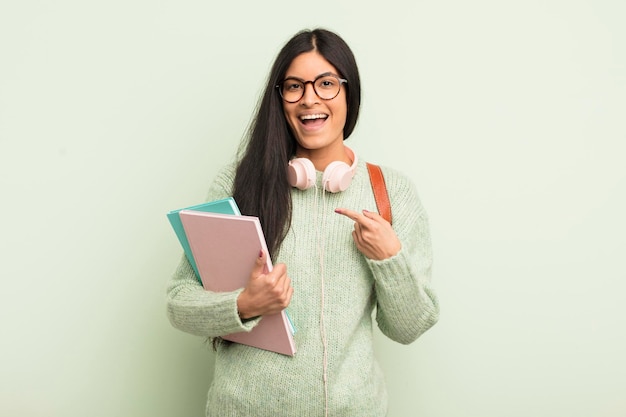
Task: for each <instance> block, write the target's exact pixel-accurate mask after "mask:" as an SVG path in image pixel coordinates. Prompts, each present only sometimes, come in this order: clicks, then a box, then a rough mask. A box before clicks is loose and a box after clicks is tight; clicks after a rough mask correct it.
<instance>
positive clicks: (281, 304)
mask: <svg viewBox="0 0 626 417" xmlns="http://www.w3.org/2000/svg"><path fill="white" fill-rule="evenodd" d="M266 257H267V254H266V253H265V252H262V251H261V252H260V253H259V257H258V258H257V260H256V264H255V266H254V268H253V270H252V273H251V274H250V280H249V281H248V283H247V285H246V287H245V288H244V290H243V291H242V292H241V294H239V298H238V299H237V308H238V310H239V316H240V317H241V318H242V319H249V318H252V317H258V316H264V315H267V314H276V313H280V312H281V311H282V310H284V309H285V308H287V306H288V305H289V302H290V301H291V296H292V294H293V288H292V286H291V279H289V277H288V276H287V267H286V266H285V264H276V265H274V269H273V270H272V272H268V271H267V268H266V266H265V265H266Z"/></svg>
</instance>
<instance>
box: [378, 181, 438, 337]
mask: <svg viewBox="0 0 626 417" xmlns="http://www.w3.org/2000/svg"><path fill="white" fill-rule="evenodd" d="M385 181H386V184H387V188H388V190H389V195H390V201H391V207H392V215H393V228H394V230H395V232H396V234H397V235H398V238H399V239H400V241H401V243H402V249H401V250H400V252H398V253H397V254H396V255H395V256H393V257H391V258H389V259H384V260H381V261H376V260H368V261H367V262H368V264H369V266H370V268H371V270H372V273H373V275H374V279H375V290H376V298H377V309H376V320H377V323H378V327H379V328H380V330H381V331H382V332H383V334H385V335H386V336H387V337H389V338H390V339H392V340H394V341H396V342H399V343H403V344H409V343H412V342H413V341H415V340H416V339H417V338H418V337H419V336H420V335H422V334H423V333H424V332H425V331H427V330H428V329H430V328H431V327H432V326H433V325H434V324H435V323H436V322H437V321H438V319H439V304H438V300H437V296H436V294H435V292H434V290H433V289H432V288H431V285H430V284H431V269H432V245H431V238H430V230H429V224H428V216H427V214H426V211H425V210H424V208H423V207H422V205H421V202H420V200H419V198H418V195H417V191H416V190H415V187H414V186H413V184H412V183H411V182H410V181H409V180H408V179H407V178H405V177H403V176H401V175H399V174H398V173H395V172H393V171H389V170H387V172H385Z"/></svg>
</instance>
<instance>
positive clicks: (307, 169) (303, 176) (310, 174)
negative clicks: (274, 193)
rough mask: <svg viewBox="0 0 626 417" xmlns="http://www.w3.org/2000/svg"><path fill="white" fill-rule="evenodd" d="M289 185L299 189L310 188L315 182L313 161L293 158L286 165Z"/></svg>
mask: <svg viewBox="0 0 626 417" xmlns="http://www.w3.org/2000/svg"><path fill="white" fill-rule="evenodd" d="M287 179H288V180H289V185H291V186H292V187H296V188H298V189H300V190H306V189H307V188H311V187H312V186H313V185H314V184H315V179H316V174H315V166H314V165H313V162H311V161H310V160H308V159H306V158H295V159H292V160H291V161H289V166H288V167H287Z"/></svg>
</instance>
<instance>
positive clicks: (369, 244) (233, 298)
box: [167, 29, 439, 417]
mask: <svg viewBox="0 0 626 417" xmlns="http://www.w3.org/2000/svg"><path fill="white" fill-rule="evenodd" d="M359 105H360V80H359V73H358V68H357V65H356V61H355V59H354V56H353V54H352V51H351V50H350V48H349V47H348V45H347V44H346V43H345V42H344V41H343V40H342V39H341V38H340V37H339V36H338V35H336V34H334V33H332V32H329V31H326V30H322V29H316V30H312V31H308V30H307V31H302V32H299V33H297V34H296V35H295V36H294V37H293V38H291V40H289V41H288V42H287V43H286V44H285V45H284V47H283V48H282V50H281V51H280V53H279V54H278V56H277V58H276V61H275V62H274V65H273V67H272V70H271V73H270V75H269V79H268V82H267V86H266V88H265V93H264V94H263V96H262V99H261V102H260V105H259V108H258V112H257V114H256V116H255V118H254V120H253V123H252V126H251V129H250V132H249V135H248V138H247V140H246V142H245V143H244V147H243V148H242V152H241V155H240V156H239V158H238V160H237V163H236V164H233V165H227V166H225V167H224V168H223V169H222V170H221V171H220V173H219V174H218V175H217V177H216V179H215V180H214V182H213V184H212V186H211V187H210V189H209V193H208V200H216V199H220V198H225V197H228V196H234V198H235V201H236V202H237V204H238V206H239V208H240V210H241V212H242V213H243V214H246V215H254V216H258V217H259V218H260V221H261V224H262V226H263V230H264V233H265V237H266V240H267V244H268V249H269V252H270V253H269V255H270V256H271V258H272V260H273V262H274V269H273V271H272V272H271V273H267V274H263V269H262V264H263V261H264V259H265V257H266V256H268V254H262V256H261V257H260V258H259V263H258V265H257V267H256V268H254V270H253V271H251V273H250V280H249V282H248V284H247V285H246V287H245V288H241V289H239V290H237V291H234V292H229V293H212V292H209V291H205V290H204V289H203V288H202V286H201V285H200V284H199V283H198V281H197V280H196V278H195V276H194V272H193V269H192V268H191V266H190V265H189V263H188V262H187V260H186V259H185V258H183V260H182V262H181V264H180V265H179V267H178V269H177V270H176V272H175V274H174V275H173V277H172V280H171V283H170V285H169V286H168V305H167V311H168V317H169V319H170V321H171V323H172V325H173V326H175V327H176V328H178V329H180V330H183V331H185V332H189V333H192V334H195V335H200V336H206V337H210V338H215V339H216V340H218V341H219V340H220V339H219V337H220V336H223V335H226V334H229V333H235V332H241V331H249V330H251V329H252V328H253V327H254V326H256V325H257V324H258V322H259V320H261V318H262V317H263V316H264V315H266V314H272V313H277V312H280V311H281V310H283V309H284V308H286V307H288V311H289V316H290V318H291V320H292V321H293V323H294V325H295V327H296V328H297V332H296V334H295V336H294V339H295V344H296V347H297V353H296V354H295V355H294V356H287V355H281V354H277V353H273V352H270V351H266V350H262V349H257V348H254V347H250V346H247V345H243V344H237V343H228V342H223V341H222V342H218V343H217V344H216V350H217V351H216V363H215V376H214V380H213V382H212V384H211V387H210V389H209V394H208V402H207V409H206V414H207V416H254V417H263V416H271V417H280V416H290V417H293V416H325V415H331V416H336V417H338V416H358V417H367V416H372V417H380V416H384V415H386V410H387V396H386V390H385V386H384V379H383V375H382V373H381V370H380V369H379V367H378V364H377V363H376V360H375V358H374V351H373V342H372V331H373V329H372V316H373V312H374V311H375V318H376V322H377V324H378V327H379V328H380V330H381V331H382V332H383V333H384V334H385V335H387V336H388V337H389V338H391V339H392V340H394V341H397V342H399V343H404V344H408V343H411V342H413V341H414V340H416V339H417V338H418V337H419V336H420V335H421V334H422V333H424V332H425V331H426V330H428V329H429V328H430V327H431V326H433V325H434V324H435V323H436V322H437V319H438V315H439V307H438V304H437V299H436V296H435V294H434V292H433V290H432V289H431V287H430V276H431V262H432V254H431V242H430V235H429V227H428V219H427V215H426V212H425V210H424V208H423V207H422V205H421V203H420V201H419V199H418V195H417V192H416V190H415V187H414V185H413V184H412V182H411V181H410V180H409V179H408V178H407V177H406V176H404V175H402V174H401V173H400V172H398V171H396V170H394V169H391V168H388V167H383V173H384V177H385V182H386V186H387V189H388V192H389V198H390V202H391V206H392V212H393V227H392V226H391V225H390V223H389V222H387V221H386V220H384V219H383V218H382V217H381V216H380V215H379V214H377V213H376V203H375V200H374V195H373V192H372V187H371V184H370V178H369V176H368V172H367V168H366V165H365V162H364V161H359V160H358V158H357V155H355V154H354V153H353V152H352V151H351V150H350V149H349V148H348V147H347V146H345V144H344V140H345V139H347V138H348V137H349V136H350V134H351V133H352V132H353V129H354V127H355V125H356V122H357V118H358V114H359Z"/></svg>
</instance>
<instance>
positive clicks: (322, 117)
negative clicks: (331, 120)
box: [300, 113, 328, 125]
mask: <svg viewBox="0 0 626 417" xmlns="http://www.w3.org/2000/svg"><path fill="white" fill-rule="evenodd" d="M326 119H328V115H327V114H322V113H320V114H304V115H302V116H300V122H302V124H304V125H318V124H322V123H324V122H325V121H326Z"/></svg>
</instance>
